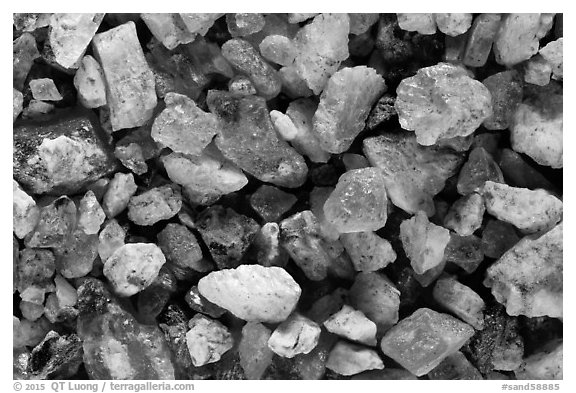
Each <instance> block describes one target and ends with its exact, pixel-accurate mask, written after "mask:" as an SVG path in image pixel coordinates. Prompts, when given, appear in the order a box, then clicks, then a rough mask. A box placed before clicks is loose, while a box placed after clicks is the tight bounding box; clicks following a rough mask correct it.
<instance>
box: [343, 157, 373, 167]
mask: <svg viewBox="0 0 576 393" xmlns="http://www.w3.org/2000/svg"><path fill="white" fill-rule="evenodd" d="M342 163H343V164H344V167H345V168H346V170H347V171H351V170H354V169H361V168H366V167H369V166H370V163H368V160H367V159H366V157H364V156H363V155H361V154H354V153H344V154H343V155H342Z"/></svg>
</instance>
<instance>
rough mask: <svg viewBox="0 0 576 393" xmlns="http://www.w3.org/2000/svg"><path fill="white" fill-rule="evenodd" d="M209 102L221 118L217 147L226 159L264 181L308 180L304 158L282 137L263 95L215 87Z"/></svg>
mask: <svg viewBox="0 0 576 393" xmlns="http://www.w3.org/2000/svg"><path fill="white" fill-rule="evenodd" d="M207 103H208V107H209V108H210V111H211V112H212V113H215V114H216V115H218V116H219V117H220V119H221V123H222V126H223V130H222V133H221V134H219V135H218V136H217V137H216V146H217V147H218V149H220V151H222V154H223V155H224V156H225V157H226V158H228V159H229V160H231V161H232V162H233V163H235V164H236V165H238V166H239V167H240V168H242V169H243V170H245V171H246V172H248V173H250V174H251V175H253V176H254V177H256V178H258V179H259V180H262V181H264V182H270V183H273V184H276V185H278V186H282V187H290V188H293V187H299V186H301V185H302V184H303V183H304V181H305V180H306V174H307V172H308V168H307V167H306V163H305V162H304V158H303V157H302V156H300V155H299V154H298V153H296V151H294V150H293V149H292V148H291V147H290V146H289V145H288V144H287V143H286V142H284V141H282V140H280V139H278V137H277V136H276V133H275V131H274V126H273V125H272V122H271V121H270V115H269V113H268V109H267V108H266V102H265V100H264V99H263V98H261V97H256V96H245V97H237V96H234V95H232V94H230V93H225V92H217V91H214V90H211V91H209V92H208V97H207Z"/></svg>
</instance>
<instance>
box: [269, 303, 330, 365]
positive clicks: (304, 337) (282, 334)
mask: <svg viewBox="0 0 576 393" xmlns="http://www.w3.org/2000/svg"><path fill="white" fill-rule="evenodd" d="M320 331H321V329H320V326H318V324H317V323H316V322H314V321H312V320H311V319H309V318H306V317H305V316H303V315H300V314H298V313H294V314H292V315H291V316H290V317H289V318H288V319H286V320H285V321H284V322H282V323H281V324H280V325H278V327H277V328H276V329H275V330H274V331H273V332H272V335H271V336H270V338H269V339H268V347H269V348H270V349H271V350H272V351H273V352H274V353H276V354H277V355H280V356H282V357H286V358H293V357H294V356H296V355H299V354H307V353H310V351H312V350H313V349H314V348H315V347H316V345H317V344H318V339H319V338H320Z"/></svg>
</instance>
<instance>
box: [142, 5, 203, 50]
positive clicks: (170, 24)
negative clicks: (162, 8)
mask: <svg viewBox="0 0 576 393" xmlns="http://www.w3.org/2000/svg"><path fill="white" fill-rule="evenodd" d="M140 17H141V18H142V20H143V21H144V23H146V26H148V29H150V32H151V33H152V34H153V35H154V37H156V39H157V40H158V41H160V42H162V44H163V45H164V46H165V47H166V48H168V49H174V48H176V47H177V46H178V45H180V44H187V43H189V42H192V41H193V40H194V38H195V37H196V34H195V33H191V32H190V31H189V30H188V28H187V26H186V24H185V23H184V22H183V21H182V18H181V17H180V14H169V13H161V14H160V13H156V14H140Z"/></svg>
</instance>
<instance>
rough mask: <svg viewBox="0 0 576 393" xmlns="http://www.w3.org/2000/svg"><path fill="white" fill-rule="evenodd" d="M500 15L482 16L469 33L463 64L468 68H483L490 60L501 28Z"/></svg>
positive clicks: (476, 20)
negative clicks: (493, 44) (489, 56)
mask: <svg viewBox="0 0 576 393" xmlns="http://www.w3.org/2000/svg"><path fill="white" fill-rule="evenodd" d="M500 19H501V15H500V14H480V15H478V16H477V17H476V18H475V19H474V23H473V25H472V28H471V29H470V31H469V33H468V44H467V45H466V52H465V54H464V59H463V63H464V64H465V65H467V66H468V67H482V66H483V65H484V64H486V60H488V55H489V54H490V51H491V49H492V43H493V42H494V39H495V38H496V34H497V33H498V29H499V28H500Z"/></svg>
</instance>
